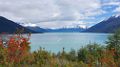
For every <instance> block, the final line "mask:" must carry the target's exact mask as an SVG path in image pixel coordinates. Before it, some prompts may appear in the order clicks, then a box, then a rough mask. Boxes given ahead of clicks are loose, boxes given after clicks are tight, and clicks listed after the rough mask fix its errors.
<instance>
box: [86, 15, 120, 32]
mask: <svg viewBox="0 0 120 67" xmlns="http://www.w3.org/2000/svg"><path fill="white" fill-rule="evenodd" d="M119 28H120V15H114V16H111V17H110V18H108V19H106V20H103V21H101V22H100V23H98V24H96V25H94V26H92V27H90V28H88V29H87V30H85V31H84V32H94V33H113V32H115V31H116V30H117V29H119Z"/></svg>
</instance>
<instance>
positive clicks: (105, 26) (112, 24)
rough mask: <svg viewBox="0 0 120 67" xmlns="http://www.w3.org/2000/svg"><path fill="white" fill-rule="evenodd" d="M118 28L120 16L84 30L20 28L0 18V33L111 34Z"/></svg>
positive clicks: (75, 28)
mask: <svg viewBox="0 0 120 67" xmlns="http://www.w3.org/2000/svg"><path fill="white" fill-rule="evenodd" d="M119 28H120V15H115V16H111V17H110V18H108V19H106V20H103V21H101V22H99V23H98V24H96V25H94V26H92V27H90V28H88V29H85V28H82V27H78V26H75V27H73V28H67V27H66V28H58V29H44V28H40V27H39V26H35V27H31V26H27V27H26V26H22V25H20V24H18V23H16V22H14V21H11V20H9V19H7V18H5V17H2V16H0V33H2V32H6V33H15V32H16V31H17V29H24V32H23V33H29V32H31V33H43V32H92V33H113V32H115V31H116V30H117V29H119Z"/></svg>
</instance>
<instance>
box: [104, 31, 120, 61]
mask: <svg viewBox="0 0 120 67" xmlns="http://www.w3.org/2000/svg"><path fill="white" fill-rule="evenodd" d="M106 44H107V49H108V50H113V49H114V50H115V55H116V56H115V58H116V59H118V58H120V29H119V30H117V31H116V32H115V33H114V34H113V35H111V36H110V37H109V38H108V41H106Z"/></svg>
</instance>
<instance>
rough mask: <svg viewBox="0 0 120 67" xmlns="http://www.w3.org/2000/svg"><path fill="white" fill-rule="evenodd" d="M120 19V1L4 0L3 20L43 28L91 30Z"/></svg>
mask: <svg viewBox="0 0 120 67" xmlns="http://www.w3.org/2000/svg"><path fill="white" fill-rule="evenodd" d="M113 15H120V0H0V16H3V17H6V18H8V19H10V20H13V21H15V22H17V23H22V24H24V25H25V26H40V27H41V28H62V27H75V26H80V27H91V26H93V25H95V24H97V23H99V22H100V21H102V20H104V19H107V18H109V17H110V16H113Z"/></svg>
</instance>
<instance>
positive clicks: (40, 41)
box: [30, 33, 110, 53]
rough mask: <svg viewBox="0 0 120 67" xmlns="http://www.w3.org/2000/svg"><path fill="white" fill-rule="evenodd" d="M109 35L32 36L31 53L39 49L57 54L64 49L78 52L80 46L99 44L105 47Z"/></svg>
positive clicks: (45, 34)
mask: <svg viewBox="0 0 120 67" xmlns="http://www.w3.org/2000/svg"><path fill="white" fill-rule="evenodd" d="M109 35H110V34H105V33H43V34H32V36H31V40H30V42H31V45H30V46H31V51H35V50H38V49H39V48H40V47H42V48H45V50H47V51H49V52H54V53H58V52H59V51H61V50H62V49H63V47H64V48H65V51H70V50H71V49H75V50H79V49H80V48H81V47H82V46H85V45H87V44H89V43H94V42H95V43H99V44H102V45H105V41H106V40H107V37H108V36H109Z"/></svg>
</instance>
